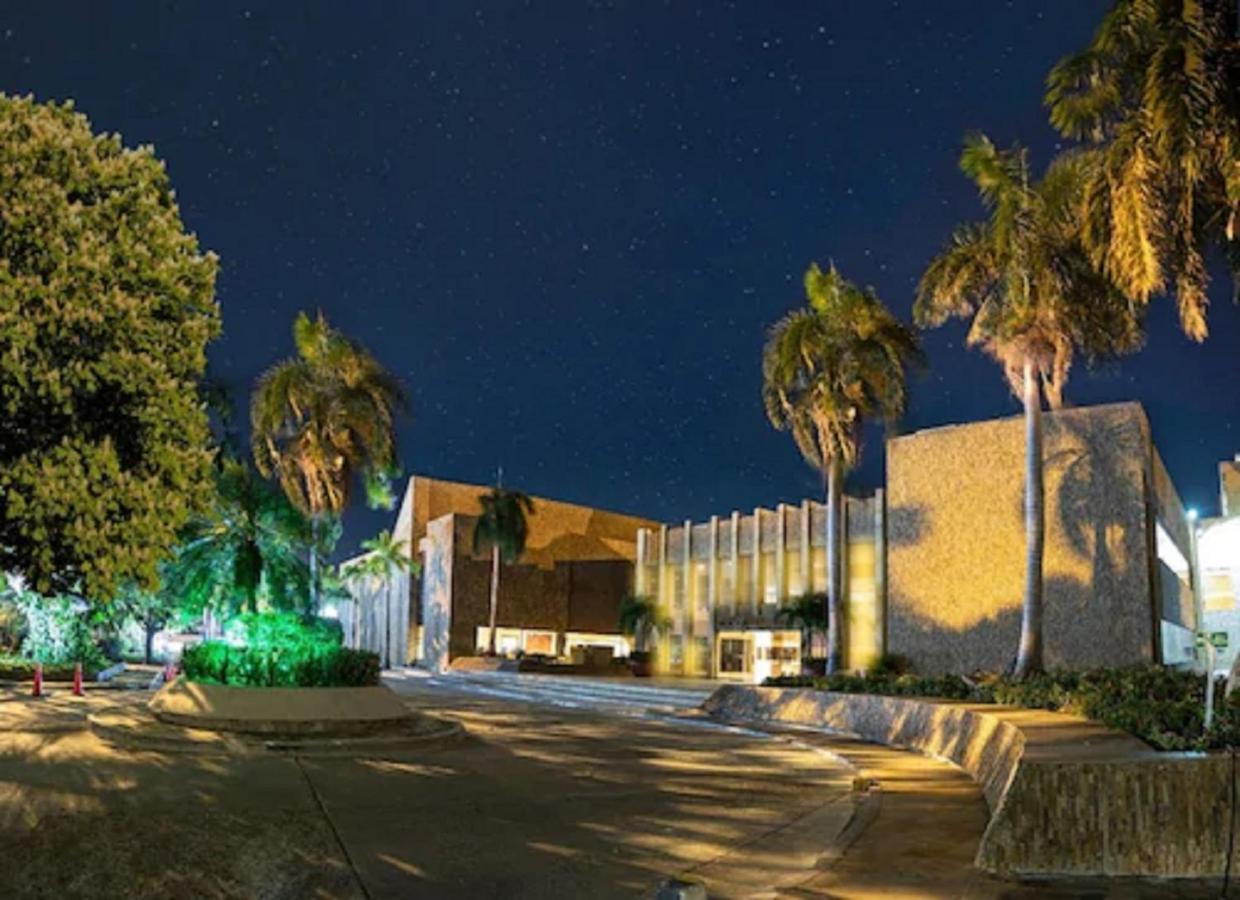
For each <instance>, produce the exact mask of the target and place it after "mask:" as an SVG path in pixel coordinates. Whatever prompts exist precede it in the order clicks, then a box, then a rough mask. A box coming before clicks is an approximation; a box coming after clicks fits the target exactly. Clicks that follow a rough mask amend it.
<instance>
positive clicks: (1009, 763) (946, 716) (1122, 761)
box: [705, 686, 1240, 878]
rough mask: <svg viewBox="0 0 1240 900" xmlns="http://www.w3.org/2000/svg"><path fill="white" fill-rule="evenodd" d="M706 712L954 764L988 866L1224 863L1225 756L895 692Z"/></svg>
mask: <svg viewBox="0 0 1240 900" xmlns="http://www.w3.org/2000/svg"><path fill="white" fill-rule="evenodd" d="M705 708H706V710H707V711H708V712H710V713H711V714H712V715H715V716H717V717H720V718H723V719H730V720H742V721H743V720H757V721H777V722H786V723H791V724H797V725H809V726H814V727H824V728H827V729H829V730H836V731H841V732H846V733H848V734H855V735H859V736H860V737H862V738H864V739H865V740H869V741H874V742H876V743H882V744H888V745H891V746H898V747H905V748H909V749H913V750H917V751H920V752H922V753H926V754H928V755H932V756H935V757H939V758H942V759H947V760H950V761H951V762H953V763H955V764H956V765H958V766H960V767H961V768H962V769H964V770H965V771H966V772H968V773H969V775H970V776H972V777H973V779H974V780H975V781H976V782H977V783H978V785H979V787H980V788H981V789H982V793H983V795H984V796H985V797H986V802H987V804H988V805H989V807H990V811H991V818H990V823H989V825H988V827H987V829H986V832H985V834H984V835H983V837H982V841H981V845H980V846H979V848H978V851H977V864H978V865H979V866H980V867H981V868H983V869H986V870H988V871H992V872H997V873H1002V874H1016V875H1025V876H1055V875H1073V876H1096V875H1105V876H1142V877H1164V878H1217V877H1219V876H1220V875H1221V873H1222V871H1223V868H1224V865H1225V863H1226V858H1227V832H1228V828H1227V826H1228V821H1229V816H1230V812H1231V810H1230V797H1231V796H1232V791H1231V789H1232V785H1231V784H1230V781H1231V779H1232V778H1233V777H1234V776H1233V770H1232V766H1231V760H1230V758H1229V757H1228V756H1227V755H1225V754H1187V753H1158V752H1155V751H1153V750H1151V749H1150V748H1148V747H1147V746H1146V745H1144V744H1143V743H1141V742H1140V741H1138V740H1137V739H1136V738H1133V737H1131V736H1130V735H1126V734H1123V733H1120V732H1116V731H1112V730H1110V729H1106V728H1103V727H1101V726H1098V725H1095V724H1093V723H1091V722H1087V721H1085V720H1083V719H1078V718H1076V717H1073V716H1066V715H1062V714H1059V713H1049V712H1043V711H1038V710H1017V709H1011V708H1007V707H1001V706H987V705H966V704H957V703H941V702H935V701H927V700H917V699H910V698H902V697H876V696H872V695H865V694H832V693H827V692H822V691H806V690H794V689H787V688H751V687H740V686H728V687H723V688H720V689H719V690H718V691H716V692H715V693H714V694H712V695H711V697H710V698H708V700H707V701H706V704H705ZM921 824H922V825H923V826H926V827H933V826H932V825H927V823H921ZM1233 852H1234V853H1236V855H1240V847H1238V848H1236V850H1234V851H1233Z"/></svg>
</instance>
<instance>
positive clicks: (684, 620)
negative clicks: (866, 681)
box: [636, 491, 885, 681]
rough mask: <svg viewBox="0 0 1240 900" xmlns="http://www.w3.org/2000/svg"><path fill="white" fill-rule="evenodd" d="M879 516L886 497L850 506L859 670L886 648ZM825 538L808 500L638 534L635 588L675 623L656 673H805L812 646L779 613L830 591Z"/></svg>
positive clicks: (847, 560)
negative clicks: (796, 600)
mask: <svg viewBox="0 0 1240 900" xmlns="http://www.w3.org/2000/svg"><path fill="white" fill-rule="evenodd" d="M883 516H884V513H883V496H882V492H881V491H879V492H878V493H877V494H876V495H875V496H874V497H871V498H869V499H861V498H856V497H847V498H845V515H844V519H845V522H844V533H845V535H846V546H847V550H846V552H845V554H844V555H843V557H842V560H841V562H842V567H843V579H842V580H843V584H844V591H845V607H844V608H845V610H846V612H847V616H846V621H845V624H844V654H845V664H846V665H849V666H853V667H864V666H866V665H869V663H870V662H871V661H872V660H873V658H874V657H875V656H876V655H877V654H878V653H880V652H881V648H882V644H883V636H882V629H883V616H882V606H881V602H880V598H881V596H882V594H883V586H882V574H883V570H884V565H883V546H884V541H883V536H884V532H885V528H884V522H883ZM826 531H827V516H826V507H825V506H824V505H823V504H822V503H818V502H815V501H812V500H803V501H802V502H801V503H799V504H796V505H788V504H783V503H781V504H779V505H777V506H776V507H775V508H774V509H761V508H759V509H755V510H754V511H753V512H752V513H747V514H745V515H742V514H741V513H740V512H733V513H732V514H731V515H730V516H724V517H720V516H712V517H711V519H710V521H709V522H702V523H698V524H696V525H695V524H694V523H692V522H684V523H683V524H681V525H677V526H674V527H668V526H660V527H659V528H657V529H646V530H643V531H641V532H639V533H638V538H637V575H636V582H637V590H638V592H639V593H642V594H647V595H649V596H652V597H655V598H656V599H657V600H658V603H659V605H660V607H661V608H662V610H663V612H664V614H665V616H666V617H667V618H668V619H669V620H670V623H671V625H670V627H669V628H665V629H664V630H663V631H662V633H661V634H660V635H659V643H658V650H657V653H656V657H655V659H656V666H657V668H658V670H659V671H661V672H664V673H667V674H677V675H696V676H701V677H717V678H725V679H733V680H744V681H760V680H762V679H763V678H765V677H766V676H768V675H779V674H796V673H798V672H800V670H801V663H802V655H803V653H804V652H805V651H807V650H809V649H810V648H808V647H803V643H804V641H803V636H802V630H803V629H802V628H801V627H800V625H799V623H797V622H796V621H794V620H791V619H789V618H788V617H787V616H786V615H784V614H783V613H781V610H782V609H783V608H784V607H785V606H787V605H788V603H789V601H791V600H792V599H794V598H797V597H799V596H801V595H803V594H807V593H813V592H822V591H825V590H826V585H827V565H826ZM816 637H817V638H818V640H819V641H821V639H822V636H821V634H818V635H816ZM819 651H820V652H821V648H819Z"/></svg>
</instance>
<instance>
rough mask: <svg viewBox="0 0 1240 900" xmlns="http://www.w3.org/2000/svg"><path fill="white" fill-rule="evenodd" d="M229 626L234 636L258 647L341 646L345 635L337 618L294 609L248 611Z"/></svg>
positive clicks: (303, 647) (246, 643)
mask: <svg viewBox="0 0 1240 900" xmlns="http://www.w3.org/2000/svg"><path fill="white" fill-rule="evenodd" d="M227 630H228V634H229V636H230V637H233V638H235V639H236V640H238V641H240V642H241V643H243V644H245V645H246V646H247V647H255V648H278V649H287V648H290V647H296V648H301V649H308V648H311V647H339V646H340V642H341V641H342V640H343V639H344V632H343V630H342V629H341V627H340V623H339V622H338V621H336V620H335V619H322V618H313V617H306V616H302V615H300V614H298V613H293V612H264V613H245V614H244V615H240V616H237V617H236V618H234V619H233V620H232V621H230V622H229V623H228V629H227Z"/></svg>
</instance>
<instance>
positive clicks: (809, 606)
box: [775, 591, 827, 634]
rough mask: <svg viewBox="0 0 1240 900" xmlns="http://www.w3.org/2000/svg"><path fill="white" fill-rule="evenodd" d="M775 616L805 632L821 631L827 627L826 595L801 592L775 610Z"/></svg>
mask: <svg viewBox="0 0 1240 900" xmlns="http://www.w3.org/2000/svg"><path fill="white" fill-rule="evenodd" d="M775 617H776V618H777V619H779V621H781V622H784V623H786V624H789V625H792V626H794V627H796V628H799V629H800V630H801V631H802V632H804V633H806V634H813V633H814V632H815V631H822V630H823V629H825V628H826V627H827V595H826V594H824V593H820V592H814V591H811V592H809V593H806V594H801V595H800V596H799V597H794V598H793V599H792V600H790V601H789V602H788V603H786V604H784V605H783V606H781V607H780V608H779V609H778V610H776V612H775Z"/></svg>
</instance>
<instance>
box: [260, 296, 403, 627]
mask: <svg viewBox="0 0 1240 900" xmlns="http://www.w3.org/2000/svg"><path fill="white" fill-rule="evenodd" d="M293 343H294V345H295V347H296V349H297V355H296V357H294V358H291V359H286V360H283V361H282V362H279V363H277V364H276V365H275V366H273V367H272V368H270V369H268V370H267V371H266V372H265V373H263V375H262V376H261V377H260V378H259V380H258V383H257V384H256V385H255V387H254V393H253V396H252V397H251V402H250V420H251V426H252V430H251V443H252V447H253V453H254V460H255V462H256V463H257V465H258V468H259V471H260V472H262V473H263V474H264V475H266V476H269V477H274V478H275V479H276V481H277V482H278V483H279V484H280V486H281V487H282V488H283V489H284V492H285V494H287V496H288V498H289V500H291V501H292V502H293V504H294V505H295V506H296V507H297V508H298V509H299V510H301V511H302V512H303V513H304V514H305V515H307V516H309V518H310V522H311V527H312V529H313V530H314V531H315V532H316V534H317V532H318V529H319V528H320V526H321V524H322V523H323V521H324V519H325V518H327V517H336V518H339V517H340V516H341V515H342V514H343V513H344V510H345V508H346V507H347V506H348V505H349V500H350V498H351V494H352V490H353V486H354V484H355V483H356V482H358V481H360V482H362V484H363V485H364V486H365V488H366V496H367V500H368V502H370V503H371V504H372V505H384V506H387V507H389V508H390V506H391V504H392V496H391V493H390V491H389V490H388V485H389V482H390V478H391V475H392V473H393V472H394V471H395V468H396V459H397V454H396V424H395V416H396V413H397V412H398V411H399V410H401V409H403V408H404V407H405V405H406V400H405V393H404V390H403V389H402V387H401V385H400V383H399V382H398V381H397V379H396V378H395V376H393V375H392V374H391V373H389V372H388V371H387V370H385V369H384V368H383V366H381V365H380V364H379V362H378V361H377V360H376V359H375V358H374V357H373V356H371V354H370V353H369V352H368V351H367V350H366V349H365V348H364V347H363V346H362V345H361V344H359V343H358V342H356V341H354V340H352V339H351V338H349V337H347V336H345V335H344V334H342V333H341V332H339V331H337V330H336V329H335V328H332V327H331V325H329V324H328V322H327V319H326V318H324V317H323V315H322V313H320V314H319V316H318V317H317V318H315V319H311V318H310V317H309V316H307V315H305V314H304V313H301V314H299V315H298V316H297V319H296V320H295V321H294V323H293ZM315 543H317V542H315ZM318 562H319V553H318V550H317V547H316V546H314V545H313V544H312V547H311V552H310V570H311V576H310V583H311V605H312V607H314V608H317V607H318V580H319V579H318Z"/></svg>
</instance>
